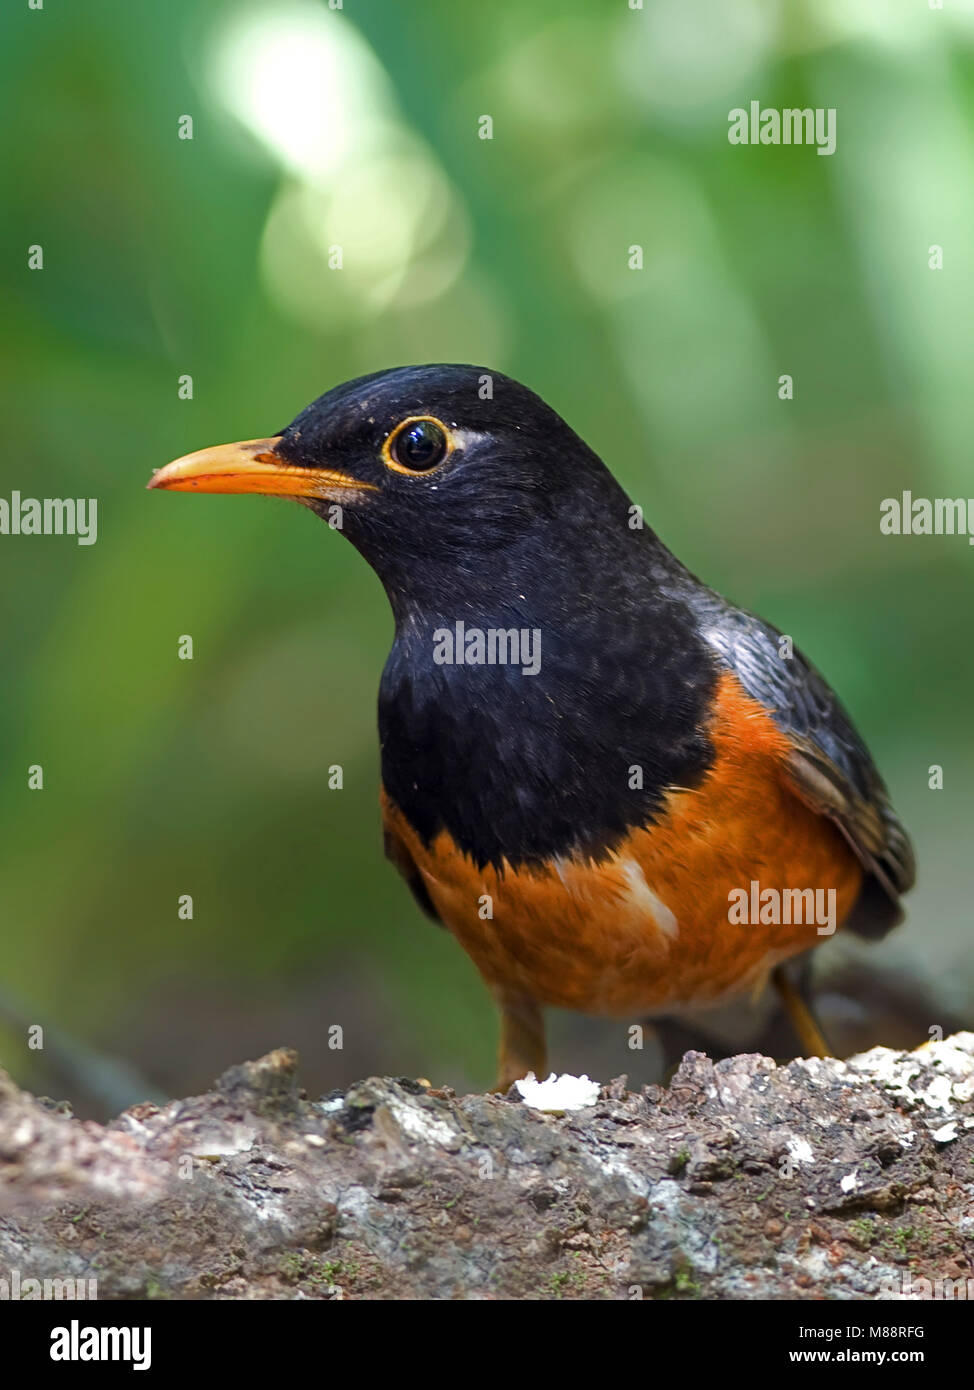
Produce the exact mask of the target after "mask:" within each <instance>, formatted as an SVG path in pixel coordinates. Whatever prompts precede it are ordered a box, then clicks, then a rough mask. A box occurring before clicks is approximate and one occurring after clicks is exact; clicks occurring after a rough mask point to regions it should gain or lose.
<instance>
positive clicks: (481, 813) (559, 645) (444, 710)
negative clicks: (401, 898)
mask: <svg viewBox="0 0 974 1390" xmlns="http://www.w3.org/2000/svg"><path fill="white" fill-rule="evenodd" d="M499 621H500V623H501V625H503V626H509V625H510V622H509V619H506V620H505V619H500V620H499ZM434 631H435V625H434V624H432V623H421V624H418V625H412V626H411V627H410V628H409V629H408V630H406V631H404V632H401V633H400V634H399V636H398V637H397V640H396V643H395V645H394V646H393V649H392V652H391V653H390V656H389V660H388V662H387V664H386V668H385V671H384V673H383V679H382V685H381V690H380V699H379V733H380V739H381V746H382V777H383V782H384V785H385V788H386V791H387V793H388V794H389V796H390V797H391V798H392V800H393V801H394V802H395V803H396V804H397V805H398V806H399V808H400V810H401V811H402V812H403V813H404V814H405V816H406V817H407V818H408V820H409V821H410V822H411V824H412V825H413V826H414V828H415V829H416V831H417V832H418V834H419V835H420V837H421V838H422V839H423V841H424V842H425V843H429V842H430V841H431V840H432V839H433V838H434V837H435V836H436V834H437V833H438V832H439V831H440V830H444V829H445V830H446V831H447V832H448V833H449V834H450V836H451V837H452V839H453V840H454V842H455V843H456V844H457V846H458V847H459V848H460V849H461V850H463V851H464V852H466V853H468V854H470V855H471V856H472V857H473V858H474V860H475V861H476V862H477V863H478V864H481V865H483V864H487V863H489V864H492V865H494V866H495V867H497V868H501V867H502V865H503V862H504V861H505V860H506V861H508V863H510V864H515V865H516V864H521V863H532V862H540V861H550V860H552V859H557V858H558V857H559V856H561V855H567V854H569V853H571V852H582V853H587V854H590V855H592V856H593V857H600V856H601V855H604V854H605V853H606V852H607V851H608V850H610V849H611V848H612V847H613V845H615V844H616V843H617V842H618V841H620V840H621V839H623V838H624V836H625V835H626V833H627V831H629V830H630V829H631V828H632V827H634V826H636V825H649V824H650V823H651V822H652V821H653V819H654V818H655V817H656V815H657V813H658V811H659V809H660V806H661V804H662V799H663V793H664V791H665V789H666V788H667V787H670V786H674V785H676V786H682V787H692V786H694V785H696V784H697V783H698V782H699V781H700V779H701V777H702V776H703V774H704V773H705V771H706V770H707V768H708V767H709V766H710V764H711V761H712V753H713V750H712V748H711V745H710V741H709V738H708V736H707V732H706V727H707V721H708V713H709V707H710V701H711V697H712V692H713V687H714V683H715V680H716V673H715V663H714V661H713V654H712V652H710V651H709V649H708V648H707V647H706V645H705V644H704V643H702V642H701V641H700V639H699V637H698V635H697V632H696V628H695V625H694V624H693V623H692V622H690V621H689V620H688V619H687V618H686V616H685V615H684V614H683V613H682V612H681V611H680V610H679V609H674V608H673V607H672V606H668V605H666V604H664V603H663V602H662V601H660V602H659V603H658V604H657V605H655V606H651V607H649V608H647V607H646V605H645V602H644V601H641V602H639V603H634V605H633V608H632V611H631V612H625V611H622V612H620V611H616V612H611V613H610V612H607V611H606V610H604V609H603V610H601V611H595V612H592V611H587V610H586V611H584V612H583V614H582V615H580V616H575V617H573V618H572V620H571V621H569V622H562V623H559V622H542V623H540V625H539V626H538V628H537V631H538V632H539V633H540V644H541V645H540V669H539V671H538V673H537V674H536V675H526V674H523V673H522V671H521V670H520V668H518V667H516V666H511V665H506V666H502V665H493V666H490V665H476V666H474V665H463V666H459V665H450V664H445V665H437V664H436V663H435V662H434V661H433V658H432V652H433V645H434V644H433V633H434Z"/></svg>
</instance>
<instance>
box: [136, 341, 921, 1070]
mask: <svg viewBox="0 0 974 1390" xmlns="http://www.w3.org/2000/svg"><path fill="white" fill-rule="evenodd" d="M148 486H149V487H150V488H154V489H163V490H168V491H176V492H179V491H181V492H204V493H257V494H265V495H269V496H274V497H286V498H291V499H294V500H296V501H297V502H299V503H300V504H302V505H303V506H305V507H306V508H309V509H310V510H311V511H312V512H314V513H316V514H317V515H318V516H319V517H320V518H322V519H323V520H325V521H327V522H328V524H329V527H330V529H332V530H337V531H339V532H340V533H341V534H342V535H343V536H344V537H345V538H346V539H347V540H349V541H351V543H352V545H353V546H354V547H355V548H356V549H357V550H358V551H359V552H360V554H361V555H362V556H363V557H364V559H365V560H366V561H367V562H368V564H369V565H370V566H371V567H372V569H373V570H374V571H375V573H376V574H377V575H378V577H379V579H380V580H381V582H382V585H383V587H384V589H385V592H386V595H387V597H388V600H389V603H390V605H391V609H392V614H393V618H394V636H393V640H392V646H391V649H390V651H389V654H388V657H387V660H386V663H385V667H384V669H383V671H382V675H381V679H380V682H379V694H378V731H379V741H380V748H381V788H380V793H379V796H380V805H381V819H382V827H383V841H384V848H385V853H386V855H387V856H388V858H389V859H390V860H391V861H392V863H393V865H394V866H395V867H396V868H397V869H398V870H399V872H400V873H401V874H402V876H403V877H404V879H405V881H406V883H407V884H408V886H409V888H410V889H411V890H412V893H413V895H414V897H415V899H416V902H417V903H418V904H419V906H420V907H421V908H422V909H423V911H424V912H425V913H426V914H427V915H428V916H429V917H431V918H433V919H434V921H436V922H438V923H439V924H441V925H442V926H444V927H446V928H447V929H448V931H449V932H450V933H452V935H453V936H454V937H455V938H456V940H457V941H458V942H459V944H460V946H461V947H462V948H463V949H464V950H465V951H466V952H467V953H468V954H469V956H470V957H471V958H472V960H473V962H474V964H475V966H476V967H477V970H478V971H479V973H480V975H481V977H482V978H483V980H484V982H485V984H486V985H487V987H488V989H489V990H490V992H491V994H492V995H493V997H494V999H495V1001H496V1003H497V1006H498V1008H499V1012H500V1045H499V1055H498V1075H497V1080H496V1084H495V1089H496V1090H498V1091H506V1090H508V1089H509V1088H510V1086H511V1085H512V1084H513V1083H514V1082H515V1081H517V1080H519V1079H521V1078H524V1077H525V1076H528V1075H530V1074H531V1073H533V1074H534V1075H535V1076H537V1077H539V1078H543V1077H544V1076H545V1075H546V1074H547V1068H548V1056H547V1046H546V1029H545V1011H546V1010H547V1009H549V1008H560V1009H568V1010H575V1011H578V1012H581V1013H586V1014H591V1015H603V1016H607V1017H610V1018H616V1019H624V1020H625V1019H629V1020H636V1019H645V1020H650V1021H651V1020H653V1019H654V1018H659V1019H665V1018H674V1017H675V1018H680V1017H683V1016H684V1015H686V1014H687V1013H688V1012H689V1011H696V1010H700V1009H709V1008H712V1007H716V1006H719V1005H722V1004H724V1003H725V1002H728V1001H731V1000H735V999H747V998H748V997H749V996H750V997H752V998H753V997H754V996H755V995H756V994H757V993H760V992H761V991H763V989H764V988H765V987H766V986H767V984H768V982H769V981H771V982H772V983H773V985H774V986H775V987H776V988H777V991H778V993H779V995H780V997H781V1001H782V1003H783V1005H784V1007H785V1010H786V1011H787V1014H788V1016H789V1018H790V1019H791V1023H792V1026H793V1029H794V1032H795V1034H796V1035H797V1036H796V1041H797V1042H798V1043H799V1044H800V1045H801V1046H802V1047H803V1048H804V1049H805V1051H806V1052H807V1053H808V1054H809V1055H816V1056H824V1055H827V1043H826V1041H825V1039H824V1037H823V1036H822V1033H821V1030H820V1029H819V1027H818V1025H817V1022H816V1020H815V1017H814V1011H813V1007H812V1005H811V1002H810V1000H809V999H808V998H806V997H805V995H804V994H803V992H802V991H801V990H799V989H797V988H796V986H795V984H794V982H793V979H792V977H791V976H790V974H789V972H788V970H786V968H785V963H786V962H790V961H792V959H793V958H796V959H798V958H801V959H806V958H807V959H810V953H811V951H812V950H813V949H814V948H815V947H817V946H818V945H820V944H821V943H822V942H823V941H825V940H827V939H828V937H829V936H830V935H831V934H832V932H833V931H834V930H835V928H836V927H837V926H841V927H843V928H844V929H847V930H849V931H852V932H853V933H856V934H858V935H860V936H862V937H865V938H869V939H878V938H881V937H883V936H884V935H885V934H886V933H887V932H888V931H889V930H890V929H891V928H892V927H894V926H895V925H897V924H898V923H899V921H900V920H901V919H902V916H903V911H902V905H901V898H902V896H903V895H904V894H905V893H906V892H907V891H908V890H909V888H910V887H911V886H912V884H913V881H914V876H915V867H914V855H913V849H912V846H911V843H910V840H909V837H908V835H907V833H906V831H905V830H904V828H903V825H902V824H901V822H900V820H899V819H898V817H897V815H896V813H895V812H894V810H893V808H892V805H891V802H890V797H889V793H888V791H887V789H886V786H885V784H884V782H883V780H882V778H881V777H880V774H879V773H878V771H877V770H876V767H875V765H874V763H873V760H872V758H871V756H870V754H869V751H868V750H867V748H866V745H865V743H864V742H863V740H862V738H861V737H860V735H859V734H858V732H857V731H856V729H855V727H854V725H853V723H852V721H851V719H850V717H849V715H848V714H847V713H846V712H845V710H844V708H843V706H842V704H841V703H840V701H839V699H838V697H837V695H836V694H835V693H834V692H833V690H832V689H831V688H830V686H829V685H828V684H827V683H826V681H825V679H824V677H823V676H822V675H820V673H819V672H818V671H817V670H816V668H815V667H814V666H813V665H812V663H811V662H810V661H808V660H807V659H806V658H805V657H804V656H803V655H802V654H801V652H800V651H799V650H798V648H797V647H796V646H794V644H793V642H792V639H791V637H790V636H786V635H785V634H784V633H782V632H780V631H779V630H778V629H777V628H775V627H773V626H772V625H771V624H769V623H767V622H764V621H763V620H762V619H761V618H759V617H757V616H755V615H753V614H751V613H750V612H747V611H745V610H744V609H742V608H739V607H737V606H735V605H734V604H733V603H731V602H730V601H729V600H728V599H725V598H724V597H722V596H721V595H720V594H719V593H717V592H716V591H715V590H714V589H712V588H709V587H708V586H707V585H706V584H704V583H703V582H701V581H700V580H698V579H697V578H696V577H695V576H694V575H693V574H692V573H691V572H690V570H689V569H687V568H686V567H685V566H684V565H683V564H682V563H681V562H680V560H678V559H677V558H676V556H675V555H674V554H673V553H672V552H671V551H670V550H669V549H668V548H667V546H666V545H665V544H664V542H663V541H662V540H661V539H660V538H659V536H658V535H657V534H656V532H655V531H654V530H653V529H652V528H651V527H650V526H649V525H648V524H647V522H646V520H645V518H644V516H643V513H642V510H641V508H640V507H639V506H638V505H637V504H635V503H633V502H632V500H631V499H630V497H629V496H628V495H627V493H626V492H625V491H624V489H623V488H622V486H621V485H620V484H619V482H618V481H617V480H616V478H615V477H614V475H613V474H612V472H611V471H610V470H609V468H608V467H607V466H606V464H605V463H603V461H602V459H601V458H600V457H599V456H598V455H597V454H596V453H595V452H594V450H592V449H591V448H590V447H589V446H588V445H587V444H586V443H585V442H584V441H583V440H582V439H581V438H580V436H579V435H578V434H576V433H575V431H574V430H573V429H572V428H571V427H570V426H569V425H568V424H567V423H566V422H565V421H564V420H563V419H562V418H561V416H560V415H559V414H558V413H557V412H556V411H555V410H553V409H552V408H551V407H550V406H548V405H547V404H546V403H545V402H544V401H543V400H542V399H541V397H540V396H538V395H536V394H535V393H534V392H533V391H531V390H530V389H528V388H527V387H526V386H523V385H521V384H520V383H519V382H518V381H516V380H514V379H513V378H511V377H508V376H505V375H504V374H502V373H500V372H497V371H492V370H490V369H487V368H484V367H477V366H471V365H466V364H462V365H457V364H431V365H421V366H401V367H393V368H390V369H387V370H384V371H379V372H375V373H372V374H370V375H367V376H361V377H357V378H355V379H354V380H350V381H348V382H345V383H344V384H342V385H339V386H336V387H334V388H333V389H331V390H329V391H327V392H326V393H325V394H324V395H322V396H320V397H318V399H317V400H315V401H313V402H312V404H310V405H309V406H307V407H306V408H305V409H304V410H302V411H301V413H300V414H299V415H297V416H296V417H295V419H294V420H293V421H292V422H291V424H289V425H288V426H287V427H286V428H285V429H283V430H280V431H279V432H278V433H276V434H274V435H271V436H268V437H266V438H262V439H251V440H246V441H244V442H242V443H235V444H226V445H220V446H217V447H214V448H205V449H202V450H199V451H198V452H195V453H190V454H188V455H185V456H184V457H181V458H178V459H176V460H175V461H173V462H172V463H169V464H167V465H166V466H165V467H163V468H161V469H159V470H158V471H157V472H156V473H154V475H153V476H152V478H151V480H150V482H149V484H148ZM816 906H818V907H819V908H820V909H821V910H819V911H816V910H815V909H816Z"/></svg>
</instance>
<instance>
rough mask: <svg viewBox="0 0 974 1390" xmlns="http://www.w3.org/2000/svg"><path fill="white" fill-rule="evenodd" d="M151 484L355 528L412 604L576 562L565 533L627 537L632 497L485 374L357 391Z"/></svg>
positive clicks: (540, 405)
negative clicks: (264, 500) (271, 504)
mask: <svg viewBox="0 0 974 1390" xmlns="http://www.w3.org/2000/svg"><path fill="white" fill-rule="evenodd" d="M149 486H150V487H152V488H166V489H168V490H170V491H179V492H222V493H230V492H237V493H243V492H253V493H263V494H266V495H269V496H274V497H290V498H293V499H294V500H296V501H298V502H301V503H303V504H304V505H305V506H307V507H310V508H311V509H312V510H313V511H315V512H317V513H318V515H319V516H321V517H323V518H324V519H325V520H327V521H329V522H330V524H331V525H332V526H334V527H335V528H336V529H340V530H342V531H343V532H344V533H345V534H346V535H347V537H348V538H349V540H351V541H352V543H353V544H354V545H355V546H356V547H357V548H358V549H359V550H360V551H361V552H362V554H363V555H364V556H365V558H366V559H367V560H368V561H369V563H370V564H371V565H372V567H373V568H374V569H375V570H376V572H377V573H378V574H379V576H380V578H381V579H382V580H383V582H384V583H385V585H386V588H387V589H388V590H389V591H390V595H394V594H395V595H399V596H400V597H401V596H403V595H404V594H405V595H406V596H408V594H409V592H410V591H411V590H418V589H420V588H422V589H423V590H425V591H427V592H428V591H429V590H430V589H431V588H435V587H437V586H441V587H445V588H446V589H447V590H449V588H450V587H451V586H453V585H456V584H457V583H461V584H462V580H463V576H464V574H465V573H468V572H469V573H471V574H483V573H484V571H485V568H486V570H487V572H490V571H491V568H492V567H497V566H500V567H501V568H509V567H511V566H512V565H513V566H515V567H520V564H521V560H520V559H519V558H518V557H519V556H523V557H527V556H531V557H533V559H532V562H533V564H534V565H535V566H537V564H538V562H539V560H543V559H545V558H547V559H549V560H554V558H555V553H556V552H557V551H558V550H559V548H560V539H559V538H560V537H563V539H564V543H565V548H566V553H570V550H571V549H572V548H573V546H574V544H575V542H576V541H577V537H574V538H571V539H570V538H568V537H564V536H563V533H564V532H566V531H568V532H574V531H575V530H576V528H577V527H579V526H581V525H591V523H592V521H593V520H595V521H597V522H598V521H602V520H607V521H609V522H610V523H611V524H613V525H616V526H618V527H619V528H622V529H623V530H624V529H625V526H626V511H625V509H626V506H627V499H626V498H625V495H624V494H623V492H622V490H621V489H620V488H619V487H618V485H617V484H616V483H615V481H614V479H613V478H612V476H611V474H609V472H608V470H607V469H606V468H605V466H604V464H603V463H602V462H601V460H600V459H599V458H598V456H597V455H596V454H594V453H593V452H592V450H590V449H589V448H588V447H587V445H585V444H584V443H583V441H582V440H581V439H580V438H579V437H578V435H576V434H575V433H574V431H573V430H571V429H570V428H569V427H568V426H567V425H566V424H565V422H564V421H563V420H562V419H561V418H560V416H558V415H557V414H556V413H555V412H554V411H553V410H551V409H550V408H549V407H548V406H547V405H545V403H544V402H543V401H542V400H541V399H540V398H539V397H538V396H536V395H535V394H534V393H533V392H532V391H529V390H528V389H527V388H526V387H524V386H521V385H519V383H518V382H516V381H513V380H511V379H510V378H509V377H506V376H502V375H501V374H500V373H498V372H491V371H489V370H487V369H485V368H481V367H471V366H423V367H397V368H394V369H392V370H390V371H384V372H377V373H375V374H374V375H372V376H366V377H360V378H358V379H357V380H355V381H349V382H346V383H345V384H344V385H343V386H338V387H336V388H335V389H334V390H332V391H329V392H327V393H326V394H325V395H323V396H320V397H319V398H318V399H317V400H316V401H314V402H313V403H312V404H311V405H309V406H308V407H307V408H306V409H305V410H303V411H302V412H301V414H300V415H298V416H297V418H296V419H295V420H293V421H292V422H291V424H290V425H288V427H287V428H286V429H285V430H282V431H281V433H280V434H277V435H274V436H272V437H269V438H266V439H255V440H248V441H246V442H244V443H240V444H222V445H219V446H218V447H216V448H211V449H202V450H200V451H199V452H198V453H194V454H188V455H186V456H185V457H184V458H180V459H176V460H175V461H174V462H173V463H170V464H168V465H167V466H166V467H165V468H162V469H160V470H159V472H157V473H156V474H155V475H154V476H153V478H152V479H151V481H150V483H149ZM607 509H611V512H612V513H613V515H612V516H611V517H606V515H605V513H606V511H607ZM542 531H543V533H544V534H543V541H544V544H543V546H542V548H541V551H540V553H539V547H538V538H539V532H542ZM575 553H576V555H577V549H576V550H575ZM493 572H494V574H495V575H496V568H494V570H493Z"/></svg>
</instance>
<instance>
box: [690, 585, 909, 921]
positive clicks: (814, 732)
mask: <svg viewBox="0 0 974 1390" xmlns="http://www.w3.org/2000/svg"><path fill="white" fill-rule="evenodd" d="M695 606H696V607H697V611H698V619H699V621H700V625H701V633H702V635H703V637H704V638H705V639H706V641H707V642H708V643H709V644H710V645H711V647H713V648H714V649H715V650H716V652H717V653H718V655H719V657H720V659H721V661H722V663H723V664H724V665H725V666H726V667H727V668H728V669H730V670H731V671H732V672H733V673H734V674H735V675H736V677H737V679H738V680H739V681H740V683H741V685H742V686H743V688H744V689H745V690H746V691H747V693H748V694H749V695H750V696H751V697H752V698H753V699H755V700H758V701H759V702H760V703H761V704H762V705H763V706H764V707H765V709H767V710H768V712H769V713H770V715H771V716H772V718H773V719H774V721H775V723H776V724H777V725H778V727H779V728H780V729H782V730H783V731H784V732H785V733H786V734H787V735H788V738H789V741H790V743H791V756H790V758H789V761H788V766H787V769H786V776H787V778H788V782H789V785H790V786H791V787H792V789H793V790H794V792H795V793H796V794H797V795H798V796H799V797H800V798H801V799H802V801H804V802H805V804H806V805H807V806H810V807H811V808H812V810H814V811H817V812H818V813H819V814H820V815H823V816H827V817H828V818H829V820H831V821H833V822H834V823H835V825H836V826H837V827H838V828H839V830H840V831H841V832H842V834H843V835H844V836H845V838H846V839H847V840H848V842H849V844H850V845H851V847H852V849H853V850H854V851H855V853H856V854H857V856H858V857H859V859H860V861H861V863H862V864H863V867H864V868H865V869H866V870H867V871H868V877H867V879H866V882H865V884H864V886H863V890H862V893H861V895H860V898H859V901H858V902H857V904H856V907H855V909H854V910H853V914H852V916H851V917H850V919H849V922H848V925H849V926H850V927H851V928H852V930H853V931H856V932H858V933H859V934H860V935H861V936H872V937H877V936H882V935H884V934H885V933H886V932H887V931H888V930H889V929H890V928H891V927H893V926H895V925H896V923H897V922H898V921H900V919H901V916H902V913H901V910H900V906H899V899H900V896H901V894H903V893H905V892H906V891H907V889H909V888H910V887H912V885H913V880H914V874H915V868H914V859H913V848H912V846H911V844H910V841H909V838H908V836H907V834H906V831H905V830H904V829H903V826H902V825H901V823H900V821H899V819H898V817H897V816H896V813H895V812H894V810H893V808H892V806H891V804H890V799H889V793H888V792H887V790H886V787H885V784H884V783H883V780H882V778H881V777H880V775H879V773H878V772H877V771H876V768H875V766H874V765H873V761H872V758H871V757H870V756H869V751H868V749H867V748H866V745H865V744H864V743H863V741H862V739H861V738H860V737H859V735H858V733H857V732H856V729H855V727H854V725H853V723H852V721H851V719H850V718H849V716H848V715H847V714H846V712H845V710H844V709H843V707H842V705H841V703H840V701H839V699H838V697H837V696H836V695H835V693H834V692H833V691H832V690H831V689H830V687H829V685H828V684H827V682H826V681H825V680H824V679H823V677H822V676H821V675H820V674H819V672H818V671H817V670H816V669H815V667H814V666H813V665H812V664H811V662H809V661H807V660H806V659H805V657H803V656H802V654H801V653H800V652H799V651H794V652H793V654H792V655H791V656H783V655H781V654H780V653H781V652H782V651H783V650H785V651H787V648H782V647H781V646H780V645H779V644H780V643H781V642H783V641H787V640H788V639H785V638H784V637H783V634H782V633H780V632H779V631H778V629H777V628H774V627H772V626H771V624H770V623H765V622H764V621H763V620H762V619H760V618H757V617H755V616H754V615H753V614H751V613H746V612H743V611H742V610H741V609H738V608H733V607H732V606H731V605H729V604H727V603H726V602H725V601H724V600H723V599H721V598H720V597H719V596H718V595H715V594H711V593H710V592H709V591H708V593H707V596H706V599H705V600H704V601H703V602H702V603H701V602H698V603H697V604H696V605H695Z"/></svg>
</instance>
